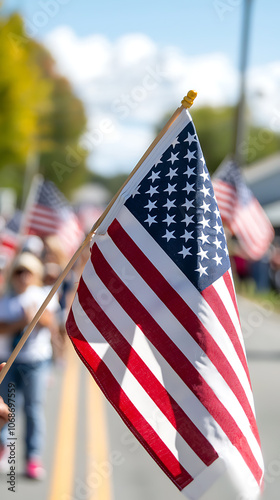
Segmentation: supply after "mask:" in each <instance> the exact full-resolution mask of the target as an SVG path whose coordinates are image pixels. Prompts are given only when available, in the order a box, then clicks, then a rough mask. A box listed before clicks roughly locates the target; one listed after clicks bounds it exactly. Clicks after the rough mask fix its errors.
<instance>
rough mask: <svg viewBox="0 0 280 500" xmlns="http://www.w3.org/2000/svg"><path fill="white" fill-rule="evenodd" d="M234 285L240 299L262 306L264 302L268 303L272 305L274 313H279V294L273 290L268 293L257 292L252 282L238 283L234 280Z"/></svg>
mask: <svg viewBox="0 0 280 500" xmlns="http://www.w3.org/2000/svg"><path fill="white" fill-rule="evenodd" d="M234 284H235V288H236V293H237V294H238V295H240V296H241V297H244V298H246V299H249V300H251V301H253V302H256V303H258V304H260V305H261V304H263V303H264V302H265V301H268V302H270V304H272V305H273V310H274V311H275V312H276V313H280V294H279V293H278V292H276V291H275V290H268V291H263V292H261V291H258V290H257V289H256V284H255V282H254V281H253V280H250V279H248V280H244V281H240V280H238V279H236V277H235V279H234Z"/></svg>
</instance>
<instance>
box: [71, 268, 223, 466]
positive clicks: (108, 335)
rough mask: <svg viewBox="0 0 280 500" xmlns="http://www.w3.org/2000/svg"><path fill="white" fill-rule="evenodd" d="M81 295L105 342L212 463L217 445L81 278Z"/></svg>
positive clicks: (176, 425)
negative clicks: (91, 293)
mask: <svg viewBox="0 0 280 500" xmlns="http://www.w3.org/2000/svg"><path fill="white" fill-rule="evenodd" d="M78 297H79V302H80V304H81V306H82V308H83V309H84V311H85V312H86V314H87V316H88V317H89V319H90V320H91V321H92V323H93V324H94V325H95V326H96V328H97V329H98V331H99V332H100V333H101V334H102V335H103V337H104V339H105V340H106V342H108V344H110V346H111V347H112V349H114V351H115V352H116V353H117V354H118V356H119V357H120V359H121V360H122V361H123V363H124V364H125V365H126V366H127V368H128V369H129V370H130V371H131V373H132V374H133V375H134V377H135V378H136V379H137V380H138V382H139V383H140V385H141V386H142V387H143V388H144V389H145V391H146V392H147V394H149V396H150V397H151V398H152V399H153V401H154V402H155V403H156V405H157V406H158V407H159V409H160V410H161V412H162V413H163V414H165V416H166V417H167V418H168V420H169V421H170V423H171V424H172V425H173V426H174V427H175V429H177V430H178V432H179V433H180V434H181V436H182V437H183V438H184V440H185V441H186V442H187V443H188V445H189V446H190V447H191V448H192V449H193V451H194V452H195V453H196V454H197V455H198V456H199V458H200V459H201V460H202V461H203V462H204V463H205V464H206V465H208V466H209V465H211V463H212V462H213V461H214V460H216V459H217V458H218V455H217V453H216V451H215V450H214V448H213V447H212V446H211V444H210V443H209V441H208V440H207V439H206V438H205V437H204V436H203V434H202V433H201V432H200V431H199V429H197V427H196V426H195V425H194V423H193V422H192V421H191V420H190V418H189V417H188V416H187V415H186V414H185V413H184V411H183V410H182V408H181V407H180V406H179V405H178V404H177V403H176V401H175V400H174V399H173V398H172V396H171V395H170V394H169V393H168V392H167V391H166V389H165V388H164V387H163V386H162V384H161V383H160V382H159V381H158V379H157V378H156V377H155V376H154V374H153V373H152V372H151V371H150V369H149V368H148V367H147V365H146V364H145V363H144V362H143V361H142V359H141V358H140V356H139V355H138V354H137V352H136V351H135V350H134V349H133V347H132V346H131V345H130V344H129V342H128V341H127V340H126V339H125V338H124V337H123V335H122V334H121V332H120V331H119V330H118V329H117V328H116V327H115V325H114V324H113V323H112V321H111V320H110V319H109V318H108V316H107V315H106V314H105V312H104V311H103V310H102V308H101V307H100V306H99V304H98V303H97V302H96V301H95V299H94V298H93V297H92V296H91V295H90V291H89V290H88V288H87V286H86V284H85V282H84V280H83V278H81V280H80V284H79V287H78ZM89 297H90V300H89Z"/></svg>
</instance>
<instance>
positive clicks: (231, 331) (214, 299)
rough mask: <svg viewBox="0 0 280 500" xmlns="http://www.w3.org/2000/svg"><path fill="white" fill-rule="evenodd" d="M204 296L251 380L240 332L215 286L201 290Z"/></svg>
mask: <svg viewBox="0 0 280 500" xmlns="http://www.w3.org/2000/svg"><path fill="white" fill-rule="evenodd" d="M201 295H202V297H204V299H205V300H206V302H207V303H208V304H209V306H210V307H211V309H212V311H213V312H214V314H215V316H217V318H218V320H219V322H220V323H221V325H222V326H223V327H224V329H225V331H226V333H227V334H228V336H229V338H230V340H231V343H232V345H233V347H234V349H235V352H236V354H237V356H238V357H239V359H240V361H241V363H242V366H243V368H244V370H245V372H246V374H247V377H248V381H249V382H250V375H249V370H248V366H247V360H246V357H245V354H244V351H243V347H242V346H241V343H240V340H239V337H238V334H237V332H236V330H235V327H234V324H233V323H232V320H231V318H230V316H229V314H228V312H227V310H226V307H225V305H224V303H223V301H222V299H221V297H220V295H219V294H218V292H217V290H215V288H214V287H213V286H209V287H208V288H205V289H204V290H202V292H201Z"/></svg>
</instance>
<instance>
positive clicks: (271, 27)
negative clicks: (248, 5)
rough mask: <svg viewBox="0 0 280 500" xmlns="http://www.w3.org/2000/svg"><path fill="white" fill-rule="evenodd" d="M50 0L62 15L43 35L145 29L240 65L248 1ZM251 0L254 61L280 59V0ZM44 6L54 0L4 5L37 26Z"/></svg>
mask: <svg viewBox="0 0 280 500" xmlns="http://www.w3.org/2000/svg"><path fill="white" fill-rule="evenodd" d="M49 1H50V4H49V6H50V8H53V9H54V10H53V13H54V12H55V11H57V13H56V14H55V15H53V13H52V15H47V14H46V19H47V22H44V19H43V18H42V20H41V26H40V27H39V28H38V31H37V33H36V37H38V38H42V37H44V36H45V35H46V34H47V33H49V32H50V31H52V30H53V29H54V28H55V27H57V26H60V25H69V26H71V27H72V28H73V30H74V31H75V33H76V34H77V35H79V36H86V35H89V34H92V33H102V34H105V35H107V36H108V37H109V38H110V39H111V40H112V41H114V40H115V39H116V38H118V37H119V36H121V35H122V34H124V33H133V32H139V33H146V34H148V35H149V36H150V37H151V38H152V39H154V40H155V41H156V42H157V43H159V44H162V45H176V46H179V47H181V48H182V49H183V50H184V51H186V52H188V53H189V54H190V55H197V54H201V53H209V52H215V51H220V50H222V51H223V52H225V53H227V54H228V55H229V57H230V58H231V60H232V61H233V63H234V64H235V65H238V61H239V48H240V33H241V24H242V16H243V3H244V2H243V0H224V1H223V0H221V1H219V0H216V1H215V0H196V1H190V0H172V1H171V0H168V1H166V0H152V1H151V0H141V1H140V0H139V1H138V2H135V1H134V2H133V1H131V0H116V1H113V0H109V1H108V0H107V1H106V0H105V1H94V0H93V1H92V0H61V2H60V0H49ZM251 1H252V17H251V40H250V58H249V63H250V64H253V65H256V64H263V63H265V62H268V61H272V60H275V59H277V58H279V50H280V46H279V38H280V35H279V20H280V2H279V1H277V0H266V1H265V0H251ZM52 2H54V3H55V4H57V6H58V8H57V9H56V8H55V7H54V6H52V5H51V4H52ZM44 4H45V5H46V9H47V4H48V0H41V1H40V0H38V1H37V0H5V1H4V9H6V10H12V9H15V8H16V9H18V10H20V12H21V13H22V14H23V16H24V18H25V19H26V20H27V21H28V22H29V23H30V25H31V26H34V27H36V20H37V19H38V20H39V17H36V16H38V12H39V11H43V10H44V9H43V8H42V5H44ZM45 12H46V11H45ZM34 29H35V28H34Z"/></svg>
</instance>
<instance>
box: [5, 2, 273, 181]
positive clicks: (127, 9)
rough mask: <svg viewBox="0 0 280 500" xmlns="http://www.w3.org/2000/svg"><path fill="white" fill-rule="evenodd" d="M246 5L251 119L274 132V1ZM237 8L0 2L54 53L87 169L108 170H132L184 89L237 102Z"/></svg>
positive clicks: (214, 100)
mask: <svg viewBox="0 0 280 500" xmlns="http://www.w3.org/2000/svg"><path fill="white" fill-rule="evenodd" d="M251 2H252V16H251V37H250V44H249V61H248V62H249V71H248V83H247V87H248V90H247V94H248V103H249V105H250V106H251V110H252V113H251V115H252V120H256V121H258V122H259V123H261V124H263V125H265V126H266V127H271V128H272V125H271V124H272V123H273V124H274V125H275V123H277V126H278V128H279V129H280V118H279V117H280V97H279V96H278V94H279V86H280V55H279V52H280V35H279V20H280V2H279V1H277V0H266V1H265V0H251ZM243 5H244V0H196V1H191V0H169V1H166V0H161V1H159V0H141V1H140V0H139V1H138V2H135V1H134V2H133V1H132V0H116V1H112V0H111V1H108V0H103V1H90V0H6V1H4V7H3V9H4V11H6V12H10V11H12V10H13V9H15V8H16V9H18V10H19V11H20V12H21V14H22V15H23V18H24V20H25V22H26V29H27V32H28V33H29V34H30V36H32V37H34V38H37V39H38V40H40V41H41V42H43V43H44V44H45V45H46V46H47V47H48V48H49V50H50V51H51V52H52V54H53V56H54V58H55V60H56V61H57V66H58V70H59V71H60V72H61V73H63V74H65V75H66V76H67V77H68V79H69V80H70V81H71V83H72V85H73V88H74V90H75V91H76V93H77V94H78V95H79V97H80V98H81V99H82V100H83V102H84V104H85V109H86V112H87V115H88V119H89V120H88V122H89V125H88V131H87V137H86V138H85V141H84V143H87V145H88V147H89V152H90V156H89V166H90V168H92V169H95V170H97V171H99V172H102V173H107V174H112V173H116V172H117V171H125V172H129V171H130V170H131V169H132V168H133V166H134V165H135V164H136V163H137V161H138V160H139V158H140V157H141V156H142V154H143V153H144V151H145V150H146V148H147V147H148V146H149V144H150V142H151V141H152V140H153V138H154V130H155V125H157V124H158V122H159V121H160V120H161V118H162V116H164V114H165V113H166V112H168V111H169V112H170V111H172V110H173V109H175V108H176V107H177V105H179V104H180V100H181V99H182V97H183V96H184V95H185V94H186V92H187V91H188V90H189V89H190V88H194V89H195V90H197V91H198V98H197V100H196V101H197V102H196V105H197V106H200V105H205V104H210V105H212V106H218V105H227V104H235V103H236V101H237V98H238V89H239V73H238V68H239V59H240V43H241V40H240V38H241V30H242V19H243ZM148 81H149V86H148V84H147V82H148ZM278 109H279V113H278ZM278 115H279V117H278ZM105 125H106V126H105Z"/></svg>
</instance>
